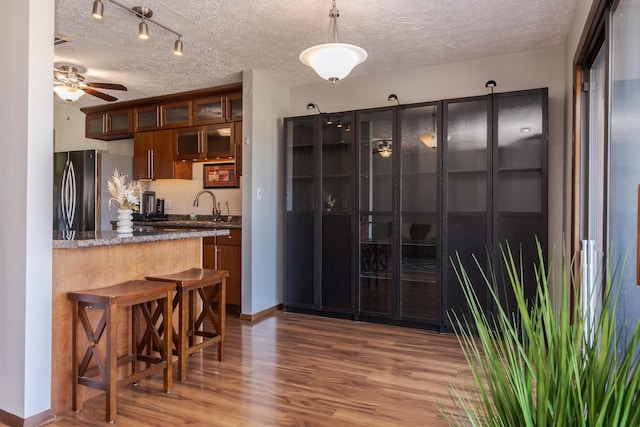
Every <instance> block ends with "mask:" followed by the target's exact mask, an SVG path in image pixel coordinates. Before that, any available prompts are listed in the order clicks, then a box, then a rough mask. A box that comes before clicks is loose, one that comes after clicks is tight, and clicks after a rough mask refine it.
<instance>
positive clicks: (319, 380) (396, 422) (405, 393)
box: [47, 311, 470, 427]
mask: <svg viewBox="0 0 640 427" xmlns="http://www.w3.org/2000/svg"><path fill="white" fill-rule="evenodd" d="M216 351H217V349H216V347H215V346H213V347H209V348H208V349H206V350H204V351H203V352H200V353H196V354H195V355H193V356H192V357H190V358H189V365H188V375H187V381H186V382H185V383H179V382H177V381H176V380H175V376H174V386H173V393H171V394H163V393H162V375H161V373H160V374H156V375H155V376H154V377H152V378H147V379H143V380H142V381H141V382H140V384H139V385H138V386H135V387H134V386H127V387H125V388H121V389H119V390H118V419H117V421H116V424H115V425H117V426H121V427H124V426H147V425H153V426H180V425H190V426H368V427H372V426H403V427H407V426H436V427H437V426H446V425H448V424H447V422H446V419H445V417H444V416H443V415H442V414H441V408H442V407H444V408H445V410H447V411H451V410H452V408H453V404H452V401H451V398H450V396H449V389H450V387H449V384H450V380H451V379H453V380H454V381H455V382H456V383H457V384H458V383H460V384H463V383H466V382H467V380H468V378H469V375H470V372H469V369H468V366H467V364H466V361H465V359H464V356H463V355H462V354H461V352H460V349H459V345H458V342H457V339H456V337H455V336H454V335H450V334H439V333H437V332H430V331H422V330H416V329H409V328H403V327H394V326H386V325H380V324H372V323H364V322H353V321H350V320H341V319H332V318H325V317H318V316H309V315H302V314H296V313H283V312H280V311H279V312H276V313H274V314H273V315H271V316H269V317H268V318H265V319H263V320H261V321H259V322H255V323H253V324H252V323H249V322H243V321H240V320H238V319H237V318H235V316H228V323H227V339H226V350H225V360H224V361H223V362H218V361H217V358H216ZM174 373H175V369H174ZM104 412H105V407H104V395H101V396H97V397H94V398H92V399H91V400H89V401H87V402H85V404H84V409H83V410H82V411H81V412H80V413H78V414H74V413H73V412H72V411H66V412H63V413H59V414H58V416H57V418H56V420H55V421H53V422H51V423H49V424H47V425H48V426H105V425H106V423H105V421H104Z"/></svg>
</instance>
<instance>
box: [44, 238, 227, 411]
mask: <svg viewBox="0 0 640 427" xmlns="http://www.w3.org/2000/svg"><path fill="white" fill-rule="evenodd" d="M226 235H229V230H228V229H207V230H203V229H200V230H191V229H184V230H172V231H169V230H167V231H164V230H150V231H144V232H134V233H133V236H131V237H119V236H118V234H117V232H115V231H91V232H73V231H71V232H63V231H54V235H53V238H54V240H53V274H52V279H53V283H52V285H53V295H52V304H53V313H52V315H53V322H52V325H53V326H52V353H51V354H52V370H51V377H52V378H51V399H52V401H51V405H52V409H53V410H54V411H55V412H59V411H61V410H65V409H69V408H71V385H72V371H71V362H72V360H71V333H72V316H71V302H70V301H69V300H68V299H67V296H66V295H67V292H69V291H73V290H85V289H99V288H104V287H107V286H111V285H115V284H118V283H121V282H126V281H128V280H136V279H144V278H145V276H147V275H156V276H157V275H164V274H170V273H175V272H178V271H182V270H186V269H189V268H193V267H200V266H201V265H202V239H203V238H210V237H216V236H226ZM123 328H126V325H123V326H122V328H119V329H120V330H126V329H123ZM127 344H128V337H127V335H126V334H123V336H122V338H121V339H120V341H119V343H118V348H119V349H120V348H125V347H126V345H127ZM81 389H82V391H81V392H83V393H84V400H86V399H88V398H91V397H93V396H95V395H96V394H98V393H99V391H97V390H92V389H87V388H85V387H81Z"/></svg>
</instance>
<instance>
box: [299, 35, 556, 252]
mask: <svg viewBox="0 0 640 427" xmlns="http://www.w3.org/2000/svg"><path fill="white" fill-rule="evenodd" d="M564 59H565V58H564V47H563V46H558V47H554V48H548V49H541V50H536V51H530V52H521V53H515V54H510V55H502V56H495V57H489V58H481V59H476V60H471V61H463V62H455V63H449V64H441V65H436V66H431V67H425V68H418V69H412V70H403V71H397V72H393V73H386V74H379V75H375V76H367V77H360V78H351V77H347V78H346V79H345V80H343V81H339V82H338V83H336V84H335V85H331V84H330V83H328V82H319V83H317V84H311V85H305V86H298V87H294V88H292V89H291V108H290V111H289V115H291V116H296V115H305V114H310V112H309V110H307V109H306V105H307V103H309V102H314V103H316V104H318V106H319V107H320V109H321V110H322V111H323V112H334V111H346V110H353V109H361V108H369V107H380V106H388V105H390V104H389V102H388V101H387V96H388V95H389V94H390V93H395V94H396V95H397V96H398V100H399V101H400V103H402V104H410V103H415V102H421V101H433V100H439V99H449V98H456V97H467V96H474V95H485V94H487V93H489V92H488V89H487V88H485V82H486V81H487V80H495V81H496V82H497V84H498V85H497V87H496V88H495V92H496V93H497V92H509V91H515V90H522V89H534V88H540V87H548V88H549V246H550V247H553V245H554V243H555V244H558V245H559V244H561V242H562V208H563V196H564V191H563V185H562V182H563V168H564V162H563V155H564V137H565V135H564V129H565V94H566V88H565V80H564V73H563V69H564Z"/></svg>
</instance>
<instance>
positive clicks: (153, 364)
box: [67, 280, 175, 422]
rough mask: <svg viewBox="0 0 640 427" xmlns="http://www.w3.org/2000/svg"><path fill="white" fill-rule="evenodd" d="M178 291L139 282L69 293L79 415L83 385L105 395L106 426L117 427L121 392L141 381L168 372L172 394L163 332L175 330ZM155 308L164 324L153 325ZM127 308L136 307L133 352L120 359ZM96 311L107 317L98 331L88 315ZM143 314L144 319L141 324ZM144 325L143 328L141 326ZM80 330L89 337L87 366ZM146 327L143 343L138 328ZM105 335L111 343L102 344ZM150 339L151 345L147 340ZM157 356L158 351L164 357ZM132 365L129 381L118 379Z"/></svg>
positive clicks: (168, 389)
mask: <svg viewBox="0 0 640 427" xmlns="http://www.w3.org/2000/svg"><path fill="white" fill-rule="evenodd" d="M174 289H175V285H172V284H171V283H167V282H153V281H147V280H134V281H130V282H125V283H121V284H119V285H115V286H110V287H107V288H102V289H94V290H87V291H75V292H69V293H67V298H68V299H69V300H71V301H72V302H73V335H72V337H73V338H72V339H73V342H72V345H73V349H72V354H73V375H74V378H73V387H72V393H73V396H72V397H73V399H72V400H73V403H72V405H73V410H74V411H80V410H81V409H82V399H81V398H80V395H79V392H78V384H81V385H84V386H88V387H93V388H97V389H99V390H104V391H105V392H106V420H107V421H108V422H113V421H115V419H116V414H117V394H116V391H117V387H118V386H122V385H126V384H131V383H136V382H138V381H139V380H140V379H141V378H144V377H146V376H149V375H152V374H154V373H155V372H158V371H160V370H164V375H163V390H164V392H165V393H170V392H171V388H172V364H171V357H172V355H171V335H170V334H166V333H165V334H163V335H162V329H163V328H164V330H171V329H172V326H171V318H172V309H171V296H172V293H173V291H174ZM151 303H156V304H158V308H162V311H161V312H162V319H160V320H161V321H160V322H158V319H155V320H153V319H152V317H153V316H152V314H151V311H150V304H151ZM123 307H131V346H130V353H129V354H126V355H122V356H120V357H118V354H117V351H118V349H117V347H118V334H119V332H121V331H118V330H117V329H118V328H117V325H118V323H119V321H118V313H119V310H118V309H119V308H123ZM92 309H97V310H102V315H101V317H100V320H99V321H98V323H97V325H96V327H95V329H94V327H93V325H92V323H91V320H90V316H89V314H88V311H92ZM120 311H122V310H120ZM156 311H157V310H156ZM158 313H159V312H158ZM140 314H142V319H141V318H140ZM158 317H159V314H158ZM143 320H144V322H142V321H143ZM142 323H143V324H144V325H142ZM79 324H80V325H81V326H82V329H83V330H84V334H85V336H86V349H85V351H84V355H83V357H82V360H79V357H78V356H79V351H78V346H79V345H80V343H81V342H83V341H84V340H82V339H81V337H79V336H78V335H79V334H78V329H79V328H78V326H79ZM142 327H144V331H145V333H143V334H142V335H144V337H140V335H141V334H140V331H139V328H142ZM105 335H106V337H104V339H103V336H105ZM149 336H150V337H151V339H148V337H149ZM145 337H146V338H145ZM101 341H102V342H104V341H106V343H105V344H106V345H105V350H104V352H105V354H104V357H103V356H102V355H101V351H100V349H99V346H98V344H99V343H100V342H101ZM151 346H153V348H151ZM145 348H146V351H145ZM153 350H157V351H158V353H159V355H158V354H157V353H154V352H153ZM92 361H93V363H92ZM138 362H144V366H145V367H144V369H141V370H139V367H138ZM129 363H130V364H131V368H130V373H129V375H127V376H125V377H123V378H120V379H118V378H117V369H118V366H121V365H126V364H129Z"/></svg>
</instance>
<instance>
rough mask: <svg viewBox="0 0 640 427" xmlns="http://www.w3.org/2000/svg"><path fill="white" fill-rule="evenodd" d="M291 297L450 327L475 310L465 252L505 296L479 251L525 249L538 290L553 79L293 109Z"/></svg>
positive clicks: (312, 307)
mask: <svg viewBox="0 0 640 427" xmlns="http://www.w3.org/2000/svg"><path fill="white" fill-rule="evenodd" d="M285 134H286V138H285V139H286V141H285V142H286V159H285V165H286V172H285V174H286V183H287V193H286V210H285V211H286V213H285V257H284V258H285V266H284V268H285V284H284V307H285V309H286V310H302V311H308V312H314V313H322V314H328V315H340V316H348V317H350V318H353V319H361V320H374V321H382V322H388V323H394V324H405V325H411V326H419V327H430V328H434V329H440V330H447V329H449V328H450V325H449V320H448V315H449V314H450V313H451V312H453V311H456V312H458V313H459V314H464V313H466V310H467V306H466V303H465V299H464V295H463V293H462V291H461V288H460V285H459V284H458V280H457V277H456V275H455V272H454V270H453V267H452V263H451V261H452V259H453V260H456V259H457V257H459V258H460V260H461V261H462V263H463V265H464V266H465V269H466V270H467V273H468V275H469V277H470V279H471V280H472V282H473V284H474V287H475V289H476V292H477V294H478V298H479V300H480V301H481V303H482V304H483V306H484V307H485V309H487V310H488V311H490V310H492V309H494V307H493V305H492V303H491V300H490V298H489V296H490V295H489V293H488V292H487V290H486V285H485V284H484V278H483V275H482V273H481V272H480V271H479V269H478V268H477V266H476V261H475V260H474V257H475V258H476V259H477V260H478V262H479V264H480V267H481V268H483V269H484V270H485V271H486V269H487V268H489V267H491V266H496V269H495V270H494V271H495V276H496V278H497V280H498V282H499V295H500V298H501V299H502V300H503V301H506V302H508V303H512V302H513V295H511V294H510V293H509V292H508V291H506V290H505V289H508V288H505V287H502V284H503V283H506V282H504V280H505V279H506V278H505V277H504V274H503V270H502V268H501V266H500V261H501V253H500V245H504V244H505V242H508V244H509V245H510V247H511V249H512V250H513V251H514V254H517V255H518V257H520V253H521V254H522V260H523V262H522V264H523V270H522V271H523V280H524V281H525V288H526V292H527V296H532V295H533V294H534V292H535V286H536V285H535V280H534V279H535V277H534V275H533V265H534V264H535V262H536V257H537V254H536V252H535V238H536V237H537V238H538V239H539V240H540V242H541V244H542V246H543V247H546V242H547V169H546V164H547V159H546V153H547V90H546V89H535V90H528V91H519V92H511V93H504V94H492V95H487V96H480V97H473V98H462V99H452V100H445V101H438V102H430V103H421V104H411V105H397V106H393V107H388V108H379V109H370V110H361V111H355V112H350V113H335V114H333V113H332V114H331V115H328V114H321V115H316V116H305V117H297V118H287V119H285Z"/></svg>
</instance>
